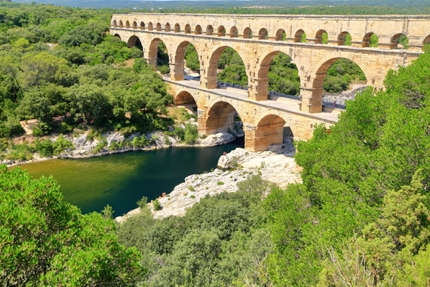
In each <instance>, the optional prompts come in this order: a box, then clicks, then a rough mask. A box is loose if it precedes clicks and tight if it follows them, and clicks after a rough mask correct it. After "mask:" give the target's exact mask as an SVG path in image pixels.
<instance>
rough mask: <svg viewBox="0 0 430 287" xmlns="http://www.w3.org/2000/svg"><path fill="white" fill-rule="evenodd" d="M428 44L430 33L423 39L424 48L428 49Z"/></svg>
mask: <svg viewBox="0 0 430 287" xmlns="http://www.w3.org/2000/svg"><path fill="white" fill-rule="evenodd" d="M427 45H430V35H428V36H427V37H426V38H425V39H424V41H423V50H425V49H428V48H426V46H427ZM427 47H428V46H427Z"/></svg>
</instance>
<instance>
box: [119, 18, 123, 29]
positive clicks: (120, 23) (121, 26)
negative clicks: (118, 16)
mask: <svg viewBox="0 0 430 287" xmlns="http://www.w3.org/2000/svg"><path fill="white" fill-rule="evenodd" d="M119 27H120V28H123V27H124V24H123V23H122V20H120V21H119Z"/></svg>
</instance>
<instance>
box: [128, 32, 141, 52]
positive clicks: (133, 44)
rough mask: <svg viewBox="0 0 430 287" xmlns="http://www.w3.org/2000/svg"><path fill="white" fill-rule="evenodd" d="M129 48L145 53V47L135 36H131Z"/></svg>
mask: <svg viewBox="0 0 430 287" xmlns="http://www.w3.org/2000/svg"><path fill="white" fill-rule="evenodd" d="M127 46H128V47H129V48H133V47H136V48H137V49H139V50H140V51H141V52H143V45H142V42H141V41H140V39H139V37H137V36H135V35H133V36H131V37H130V38H129V39H128V41H127Z"/></svg>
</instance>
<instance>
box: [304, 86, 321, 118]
mask: <svg viewBox="0 0 430 287" xmlns="http://www.w3.org/2000/svg"><path fill="white" fill-rule="evenodd" d="M323 91H324V89H323V88H322V87H321V88H305V87H300V96H301V97H302V102H301V108H300V110H301V111H303V112H307V113H310V114H313V113H321V112H322V95H323Z"/></svg>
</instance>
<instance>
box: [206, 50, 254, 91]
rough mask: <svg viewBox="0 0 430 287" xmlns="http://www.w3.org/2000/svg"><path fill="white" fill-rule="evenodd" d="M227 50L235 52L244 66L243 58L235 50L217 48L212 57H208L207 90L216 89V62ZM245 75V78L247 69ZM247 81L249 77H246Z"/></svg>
mask: <svg viewBox="0 0 430 287" xmlns="http://www.w3.org/2000/svg"><path fill="white" fill-rule="evenodd" d="M227 48H232V49H233V50H235V51H236V52H237V53H238V54H239V56H240V58H241V59H242V62H243V63H244V65H245V61H243V59H244V57H243V56H242V55H241V54H240V53H239V52H238V51H237V50H236V49H234V48H233V47H229V46H222V47H218V48H217V49H216V50H215V51H214V52H212V55H211V56H210V59H209V67H208V69H207V84H206V88H208V89H215V88H216V87H217V71H218V60H219V58H220V57H221V55H222V53H223V52H224V50H225V49H227ZM245 69H246V65H245ZM246 75H247V76H248V75H249V73H248V69H246ZM248 81H249V77H248Z"/></svg>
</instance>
